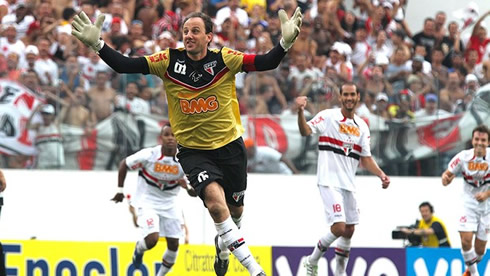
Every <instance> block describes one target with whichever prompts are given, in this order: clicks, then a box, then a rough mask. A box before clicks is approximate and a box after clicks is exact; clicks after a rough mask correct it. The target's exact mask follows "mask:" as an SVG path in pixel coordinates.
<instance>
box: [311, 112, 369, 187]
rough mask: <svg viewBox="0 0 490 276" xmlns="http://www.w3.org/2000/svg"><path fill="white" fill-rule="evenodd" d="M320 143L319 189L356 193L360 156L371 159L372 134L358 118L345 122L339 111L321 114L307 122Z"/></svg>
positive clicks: (355, 116)
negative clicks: (356, 177)
mask: <svg viewBox="0 0 490 276" xmlns="http://www.w3.org/2000/svg"><path fill="white" fill-rule="evenodd" d="M308 125H309V126H310V128H311V130H312V131H313V133H317V134H319V135H320V137H319V140H318V149H319V153H318V166H317V177H318V185H322V186H330V187H337V188H341V189H345V190H348V191H355V190H356V186H355V184H354V178H355V175H356V171H357V167H358V166H359V159H360V157H361V156H371V147H370V144H369V141H370V132H369V127H368V126H367V124H366V122H364V120H362V119H361V118H360V117H359V116H357V115H354V118H353V119H349V118H345V117H344V115H342V112H341V111H340V108H335V109H325V110H323V111H320V112H319V113H318V114H317V115H316V116H315V117H314V118H313V119H311V120H310V121H308Z"/></svg>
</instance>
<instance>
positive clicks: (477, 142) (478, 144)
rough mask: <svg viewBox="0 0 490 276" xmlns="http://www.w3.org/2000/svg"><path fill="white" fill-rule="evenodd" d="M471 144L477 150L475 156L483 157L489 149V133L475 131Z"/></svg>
mask: <svg viewBox="0 0 490 276" xmlns="http://www.w3.org/2000/svg"><path fill="white" fill-rule="evenodd" d="M471 144H472V145H473V148H474V149H475V154H476V155H478V156H483V154H484V153H485V151H486V148H487V147H488V133H486V132H480V131H475V133H473V138H472V139H471Z"/></svg>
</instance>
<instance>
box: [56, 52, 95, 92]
mask: <svg viewBox="0 0 490 276" xmlns="http://www.w3.org/2000/svg"><path fill="white" fill-rule="evenodd" d="M60 80H61V81H62V82H63V83H65V84H66V85H67V88H68V89H70V90H71V91H74V90H75V88H76V87H79V86H81V87H83V89H84V90H85V91H86V90H88V89H89V87H90V85H89V82H88V81H87V80H86V79H85V78H84V77H83V76H82V75H81V74H80V64H79V63H78V60H77V57H76V56H75V55H70V56H68V57H67V59H66V62H65V66H64V67H63V69H62V71H61V74H60Z"/></svg>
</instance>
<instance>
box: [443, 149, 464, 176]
mask: <svg viewBox="0 0 490 276" xmlns="http://www.w3.org/2000/svg"><path fill="white" fill-rule="evenodd" d="M461 157H462V152H460V153H458V154H456V155H455V156H454V157H453V159H451V161H450V162H449V165H448V166H447V170H448V171H450V172H451V173H452V174H458V173H460V172H461V171H462V170H463V160H462V159H461Z"/></svg>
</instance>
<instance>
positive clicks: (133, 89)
mask: <svg viewBox="0 0 490 276" xmlns="http://www.w3.org/2000/svg"><path fill="white" fill-rule="evenodd" d="M137 94H138V87H137V86H136V83H129V84H128V85H127V86H126V97H128V99H130V100H132V99H134V97H135V96H136V95H137Z"/></svg>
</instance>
